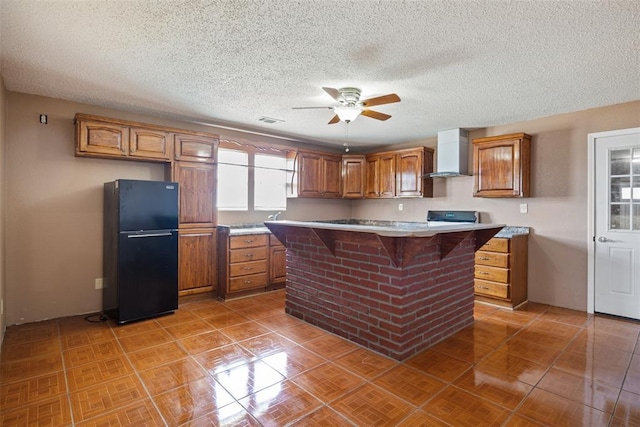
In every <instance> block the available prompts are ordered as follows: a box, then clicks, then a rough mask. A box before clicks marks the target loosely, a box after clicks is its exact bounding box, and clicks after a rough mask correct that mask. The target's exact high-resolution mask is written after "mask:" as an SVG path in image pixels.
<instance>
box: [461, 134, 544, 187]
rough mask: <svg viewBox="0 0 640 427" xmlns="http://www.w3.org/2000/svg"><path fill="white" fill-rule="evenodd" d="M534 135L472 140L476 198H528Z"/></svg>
mask: <svg viewBox="0 0 640 427" xmlns="http://www.w3.org/2000/svg"><path fill="white" fill-rule="evenodd" d="M530 162H531V136H530V135H527V134H526V133H513V134H509V135H500V136H492V137H488V138H477V139H474V140H473V175H474V187H473V196H474V197H529V195H530V185H529V182H530V175H531V172H530Z"/></svg>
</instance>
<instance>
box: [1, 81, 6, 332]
mask: <svg viewBox="0 0 640 427" xmlns="http://www.w3.org/2000/svg"><path fill="white" fill-rule="evenodd" d="M6 118H7V91H6V89H5V87H4V81H3V79H2V76H0V311H2V314H0V344H2V341H3V338H4V330H5V325H6V324H7V322H6V312H5V310H6V308H5V303H6V298H5V294H6V293H5V283H6V280H5V276H6V275H5V258H4V256H5V250H4V248H5V226H4V222H5V207H6V202H5V194H6V191H5V188H6V182H7V179H6V161H5V159H6V146H7V144H6V133H7V120H6Z"/></svg>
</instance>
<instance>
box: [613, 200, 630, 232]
mask: <svg viewBox="0 0 640 427" xmlns="http://www.w3.org/2000/svg"><path fill="white" fill-rule="evenodd" d="M630 207H631V205H629V204H624V205H611V215H610V216H609V228H610V229H611V230H629V229H630V228H631V227H630V213H631V212H630V210H631V209H630Z"/></svg>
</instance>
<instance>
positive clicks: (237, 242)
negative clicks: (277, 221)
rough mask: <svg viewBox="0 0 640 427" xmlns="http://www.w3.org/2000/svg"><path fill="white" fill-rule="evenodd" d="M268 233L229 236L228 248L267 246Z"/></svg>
mask: <svg viewBox="0 0 640 427" xmlns="http://www.w3.org/2000/svg"><path fill="white" fill-rule="evenodd" d="M267 237H268V234H247V235H246V236H231V237H229V249H240V248H254V247H256V246H267Z"/></svg>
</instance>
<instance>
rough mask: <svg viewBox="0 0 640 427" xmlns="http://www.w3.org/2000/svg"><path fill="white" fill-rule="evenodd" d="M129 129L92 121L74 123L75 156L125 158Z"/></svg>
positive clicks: (127, 150)
mask: <svg viewBox="0 0 640 427" xmlns="http://www.w3.org/2000/svg"><path fill="white" fill-rule="evenodd" d="M128 152H129V128H128V127H127V126H121V125H118V124H110V123H104V122H100V121H92V120H80V119H78V120H77V121H76V154H77V155H79V156H81V155H91V154H96V155H101V156H117V157H126V156H127V154H128Z"/></svg>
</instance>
